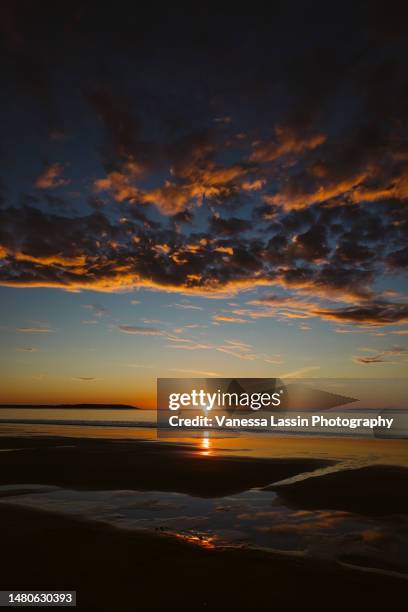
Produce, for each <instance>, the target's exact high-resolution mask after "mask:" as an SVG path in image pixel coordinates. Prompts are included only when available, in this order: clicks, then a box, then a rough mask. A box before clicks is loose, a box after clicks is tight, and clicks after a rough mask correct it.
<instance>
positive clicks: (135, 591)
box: [0, 506, 408, 612]
mask: <svg viewBox="0 0 408 612" xmlns="http://www.w3.org/2000/svg"><path fill="white" fill-rule="evenodd" d="M0 525H1V533H2V557H3V560H4V561H5V563H4V564H3V568H2V577H1V582H2V588H3V589H6V588H7V589H16V590H17V589H25V590H30V589H32V590H38V589H41V588H42V589H47V590H53V589H56V590H57V589H61V590H76V591H77V602H78V608H79V609H80V610H87V611H94V610H95V611H107V612H108V611H109V612H112V611H114V610H117V611H118V612H128V611H129V612H130V611H131V610H180V611H181V610H189V611H191V610H196V609H198V610H223V611H224V612H225V611H226V610H245V611H246V610H271V609H273V608H275V607H276V606H277V605H284V606H285V608H284V609H285V610H299V609H305V608H306V609H310V607H313V609H315V610H320V609H322V610H323V609H326V610H337V609H342V608H344V606H347V607H348V608H349V609H361V610H368V609H371V610H379V609H384V607H385V606H390V605H391V606H392V609H393V610H403V609H406V608H405V603H406V595H407V589H408V582H407V580H404V579H401V578H399V577H396V576H392V575H378V574H376V573H370V572H366V571H362V570H357V569H353V568H350V567H347V566H342V565H340V564H337V563H330V562H327V561H325V560H323V561H321V562H319V561H316V560H311V559H304V558H302V557H300V556H290V555H279V554H268V553H267V552H262V551H256V550H236V549H235V550H234V549H205V548H200V547H198V546H194V545H192V544H189V543H186V542H181V541H177V540H176V539H172V538H167V537H164V536H155V535H152V534H144V533H140V532H139V533H136V532H130V531H126V530H122V529H115V528H113V527H109V526H106V525H103V524H98V523H95V522H92V523H90V522H86V521H82V520H79V519H74V518H67V517H62V516H56V515H52V514H48V513H45V512H37V511H31V510H30V511H29V510H26V509H21V508H17V507H12V506H1V507H0Z"/></svg>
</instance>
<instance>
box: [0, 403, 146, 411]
mask: <svg viewBox="0 0 408 612" xmlns="http://www.w3.org/2000/svg"><path fill="white" fill-rule="evenodd" d="M2 408H9V409H10V408H12V409H13V410H16V409H23V408H26V409H31V408H35V409H37V410H40V409H52V408H54V409H55V408H58V409H60V410H142V408H138V407H137V406H129V405H128V404H0V409H2Z"/></svg>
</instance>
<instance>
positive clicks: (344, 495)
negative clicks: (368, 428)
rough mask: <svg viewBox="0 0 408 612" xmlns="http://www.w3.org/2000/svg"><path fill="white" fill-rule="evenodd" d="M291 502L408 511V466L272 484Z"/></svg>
mask: <svg viewBox="0 0 408 612" xmlns="http://www.w3.org/2000/svg"><path fill="white" fill-rule="evenodd" d="M265 489H266V490H269V491H275V492H276V493H278V495H279V496H280V497H281V498H282V499H283V500H284V501H285V502H288V503H292V504H294V505H296V506H298V507H301V508H305V509H316V508H327V509H335V510H346V511H349V512H358V513H362V514H368V515H380V516H381V515H384V514H400V513H404V514H406V513H407V512H408V495H407V491H408V468H404V467H399V466H392V465H369V466H366V467H361V468H357V469H345V470H342V471H338V472H332V473H327V474H323V475H321V476H319V477H318V478H316V477H313V476H311V477H309V478H305V479H303V480H297V481H296V482H293V483H282V484H272V485H270V486H268V487H265Z"/></svg>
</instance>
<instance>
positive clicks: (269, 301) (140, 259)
mask: <svg viewBox="0 0 408 612" xmlns="http://www.w3.org/2000/svg"><path fill="white" fill-rule="evenodd" d="M322 10H323V9H322ZM6 12H7V15H8V18H7V20H6V21H7V23H8V24H9V26H7V25H6V28H5V31H4V32H3V34H4V43H3V46H4V48H3V51H5V53H4V76H3V83H4V87H3V90H4V111H3V113H4V116H3V122H2V124H3V125H4V132H5V134H4V139H5V142H6V143H15V146H14V145H13V146H7V145H6V146H5V151H7V152H8V154H9V155H10V159H9V160H7V163H5V164H4V168H5V169H7V168H13V169H14V170H13V172H12V173H10V176H7V170H5V173H4V177H2V181H3V182H4V190H2V198H1V203H0V204H1V205H0V284H1V285H5V286H11V287H50V288H60V289H63V290H66V291H81V290H93V291H99V292H104V291H106V292H122V291H132V290H134V289H137V288H149V289H152V290H160V291H165V292H176V293H180V294H183V295H186V296H189V295H190V296H193V295H195V296H204V297H207V298H210V297H222V296H224V297H226V296H231V295H234V294H236V293H238V292H243V291H246V292H249V291H252V292H253V293H252V294H251V295H250V296H249V295H248V300H247V301H248V304H247V305H246V307H245V308H241V309H240V312H237V309H235V312H234V311H233V310H231V312H230V311H227V309H226V308H225V307H224V305H223V306H222V308H220V309H219V312H218V313H217V314H216V315H215V316H214V319H213V322H214V323H221V324H222V323H225V324H227V323H238V324H242V323H245V322H248V321H252V320H255V319H258V318H262V317H264V318H266V319H267V318H268V317H270V318H276V319H278V320H283V319H287V320H291V319H294V320H296V319H299V321H301V320H302V319H312V318H314V317H316V318H321V319H324V320H326V321H328V322H335V323H336V324H337V325H338V327H337V329H339V328H340V325H341V324H343V325H344V326H352V325H353V326H357V327H358V328H362V327H364V326H367V327H369V328H372V327H379V326H381V327H385V326H388V327H393V326H395V325H397V324H403V323H405V322H406V321H407V319H408V313H407V304H406V302H405V301H404V297H403V295H402V291H401V295H396V296H392V295H386V294H384V290H385V289H387V288H394V287H395V286H397V287H398V288H399V286H400V285H401V286H403V283H404V281H405V279H406V270H407V264H408V247H407V235H408V209H407V200H408V173H407V162H408V147H407V143H406V135H405V132H404V126H405V125H406V121H407V118H408V110H407V104H406V99H407V81H406V65H405V64H406V62H405V53H406V49H407V43H406V40H405V39H404V36H403V33H402V31H401V30H402V28H401V27H400V24H399V23H398V19H397V16H396V14H395V12H394V11H393V10H392V8H391V7H389V8H385V9H384V10H383V11H381V14H382V17H381V19H379V18H378V15H377V12H376V11H372V12H370V15H367V11H366V10H365V8H364V9H362V7H361V6H360V7H355V6H354V5H353V10H352V11H350V12H349V11H348V10H347V9H345V10H344V12H343V13H342V15H341V16H340V17H339V20H337V21H335V23H334V22H333V20H332V19H328V20H327V26H326V27H325V28H321V27H317V26H316V20H315V17H314V14H313V11H312V13H310V11H308V10H307V9H306V8H305V9H304V10H303V9H302V10H299V11H296V12H295V13H296V14H293V11H292V10H291V9H290V6H288V7H286V6H282V7H281V9H280V10H279V11H278V13H277V15H276V17H275V18H274V20H272V21H265V20H263V19H259V18H256V17H253V18H251V20H250V22H251V24H252V25H251V26H250V27H248V19H247V18H239V17H236V18H234V27H231V20H230V18H229V17H228V18H222V17H220V18H219V19H217V20H216V23H214V20H213V19H211V18H208V17H203V16H202V15H200V16H199V17H198V18H191V20H190V18H188V19H186V20H184V19H183V20H181V21H180V20H179V19H176V18H174V19H173V18H170V17H169V20H167V18H166V19H165V20H163V22H161V21H159V22H158V23H157V24H156V27H155V28H154V31H151V32H150V33H149V36H147V37H146V36H144V35H143V34H141V32H142V31H144V30H143V27H141V25H140V17H139V16H138V15H135V16H134V17H132V16H129V20H124V19H123V15H122V14H120V12H118V13H117V14H116V13H115V12H112V11H105V10H103V9H101V10H99V11H97V13H95V12H94V11H87V10H84V11H82V12H81V15H80V16H78V14H77V12H76V10H75V7H73V8H72V7H71V8H68V9H67V10H65V9H64V10H63V11H60V9H59V7H55V10H53V11H52V12H51V13H50V14H49V12H48V11H47V10H46V9H45V8H44V7H39V6H36V7H34V6H32V7H31V5H30V3H28V4H25V5H24V6H23V7H22V8H21V10H18V11H17V10H15V9H11V8H10V9H7V10H6ZM385 17H386V18H385ZM324 18H325V17H324V15H323V14H322V16H321V19H322V20H323V19H324ZM402 21H403V20H402ZM351 22H352V23H353V31H354V32H355V35H354V36H353V37H351V38H350V37H344V36H343V34H342V33H343V32H344V31H346V30H347V28H348V27H349V24H350V23H351ZM320 23H326V22H325V21H319V24H320ZM384 23H386V24H389V25H388V27H387V28H385V26H384ZM10 24H11V25H10ZM390 24H391V25H390ZM385 29H387V31H385ZM107 31H109V32H110V37H111V38H110V39H109V41H107V40H106V35H105V33H106V32H107ZM135 32H136V33H137V35H135ZM282 33H285V35H284V36H283V35H282ZM135 36H136V39H137V44H135ZM237 40H238V41H242V40H245V44H243V45H241V44H237ZM310 41H313V43H312V44H311V42H310ZM108 43H109V44H108ZM397 47H398V48H397ZM152 50H154V51H153V53H152ZM83 58H86V61H84V60H83ZM57 77H58V78H57ZM10 100H18V103H16V104H14V102H12V103H11V104H10ZM34 101H35V103H33V102H34ZM57 109H60V110H58V112H57ZM61 135H63V138H61ZM39 158H40V159H43V160H48V161H47V163H46V165H45V166H44V167H43V169H42V171H41V172H40V174H38V173H39V168H38V159H39ZM49 160H63V163H62V162H52V161H49ZM68 169H69V179H68V178H67V177H66V176H65V175H67V174H68ZM35 176H37V178H36V179H35V180H34V183H33V177H35ZM68 181H69V190H68V189H64V190H63V192H64V193H63V198H62V197H60V196H58V197H57V196H55V194H54V193H53V190H54V189H56V188H60V187H64V186H66V185H67V184H68ZM61 191H62V190H61ZM263 291H265V292H266V291H268V293H269V296H267V297H266V298H265V297H262V295H263ZM272 291H273V292H274V296H275V297H273V296H272V297H271V292H272ZM281 293H284V296H283V297H282V295H281ZM176 303H177V305H176V306H175V307H176V308H180V309H185V310H186V311H187V310H188V309H191V310H194V309H197V308H199V307H197V306H192V305H188V304H187V303H184V302H183V299H182V298H177V302H176ZM231 308H234V307H231ZM89 309H90V310H91V311H92V313H93V314H94V315H95V317H96V318H100V317H102V316H103V315H104V314H106V313H105V312H104V309H103V307H102V309H100V308H99V307H98V306H97V305H92V304H90V305H89ZM30 329H32V328H27V330H30ZM120 329H121V331H122V332H124V333H134V334H137V333H139V334H145V335H146V334H148V335H160V334H161V333H162V332H160V330H158V329H156V328H138V327H134V326H131V325H129V326H120ZM132 329H133V331H131V330H132ZM142 329H145V331H141V330H142ZM146 329H150V331H146ZM304 329H306V327H305V326H304ZM27 330H26V331H27ZM22 331H24V329H23V330H22ZM50 331H51V330H50ZM342 331H344V330H342ZM391 331H392V333H402V332H403V331H404V330H396V329H392V330H391ZM169 341H170V342H173V341H172V340H169ZM174 344H176V343H174ZM179 344H182V343H181V342H180V343H179ZM188 344H189V343H185V345H188ZM196 344H197V345H198V346H200V344H201V343H200V342H197V343H196ZM203 344H204V343H203ZM190 350H194V349H193V348H191V345H190Z"/></svg>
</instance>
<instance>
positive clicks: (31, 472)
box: [0, 438, 330, 497]
mask: <svg viewBox="0 0 408 612" xmlns="http://www.w3.org/2000/svg"><path fill="white" fill-rule="evenodd" d="M0 448H8V449H10V448H18V449H21V450H18V451H16V452H0V484H2V485H5V484H20V483H21V484H23V483H24V484H46V485H57V486H61V487H71V488H86V489H99V490H107V489H138V490H149V491H154V490H157V491H175V492H179V493H189V494H191V495H198V496H201V497H215V496H222V495H230V494H233V493H239V492H241V491H246V490H247V489H249V488H251V487H262V486H266V485H268V484H270V483H272V482H276V481H278V480H282V479H284V478H289V477H290V476H294V475H295V474H299V473H301V472H305V471H309V470H315V469H317V468H319V467H322V466H325V465H329V464H330V462H328V461H322V460H317V459H316V460H315V459H292V460H288V459H275V460H264V459H246V458H238V457H233V458H231V457H226V458H224V457H215V456H202V455H199V454H197V453H195V452H191V450H189V449H188V448H187V447H181V446H171V445H163V444H157V443H151V442H124V441H112V440H78V439H64V438H30V439H25V440H24V439H23V440H22V439H21V438H20V439H18V438H0Z"/></svg>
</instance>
